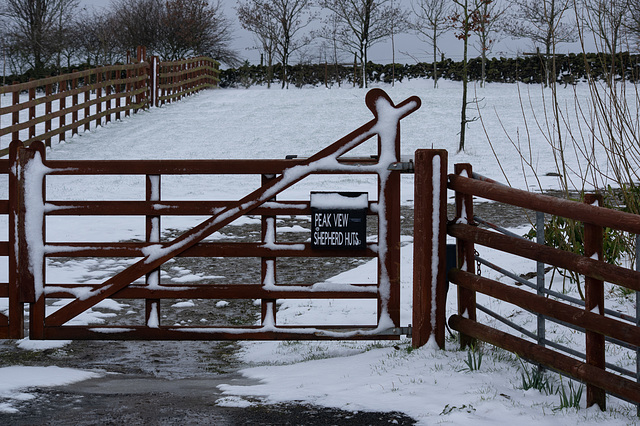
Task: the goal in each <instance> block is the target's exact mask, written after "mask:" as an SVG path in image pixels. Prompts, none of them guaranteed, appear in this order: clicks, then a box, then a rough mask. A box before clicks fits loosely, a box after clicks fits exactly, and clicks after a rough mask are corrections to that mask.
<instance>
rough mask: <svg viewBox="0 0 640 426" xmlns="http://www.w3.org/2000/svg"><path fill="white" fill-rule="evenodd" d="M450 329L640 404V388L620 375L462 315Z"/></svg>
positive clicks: (455, 318)
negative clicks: (564, 372)
mask: <svg viewBox="0 0 640 426" xmlns="http://www.w3.org/2000/svg"><path fill="white" fill-rule="evenodd" d="M449 325H450V326H451V328H452V329H454V330H457V331H459V332H461V333H464V334H465V335H467V336H471V337H473V338H476V339H480V340H482V341H485V342H487V343H490V344H492V345H494V346H498V347H501V348H503V349H505V350H508V351H510V352H513V353H515V354H517V355H518V356H520V357H522V358H524V359H527V360H529V361H533V362H536V363H539V364H542V365H544V366H545V367H549V368H551V369H558V370H561V371H566V372H568V373H569V374H571V375H572V376H573V377H576V378H577V379H578V380H581V381H583V382H585V383H588V384H591V385H594V386H597V387H599V388H602V389H606V390H607V391H609V392H611V393H612V394H615V395H618V396H620V397H623V398H625V399H628V400H631V401H640V385H639V384H638V383H636V382H633V381H631V380H629V379H626V378H624V377H620V376H618V375H617V374H613V373H610V372H608V371H605V370H603V369H600V368H598V367H595V366H593V365H589V364H586V363H584V362H581V361H579V360H577V359H574V358H571V357H569V356H567V355H563V354H560V353H558V352H556V351H553V350H551V349H547V348H545V347H542V346H540V345H537V344H536V343H533V342H528V341H526V340H524V339H520V338H518V337H515V336H512V335H511V334H509V333H505V332H503V331H499V330H496V329H493V328H491V327H487V326H485V325H482V324H479V323H477V322H475V321H472V320H469V319H466V318H464V317H462V316H460V315H453V316H451V318H449Z"/></svg>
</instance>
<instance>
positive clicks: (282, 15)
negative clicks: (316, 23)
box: [238, 0, 312, 89]
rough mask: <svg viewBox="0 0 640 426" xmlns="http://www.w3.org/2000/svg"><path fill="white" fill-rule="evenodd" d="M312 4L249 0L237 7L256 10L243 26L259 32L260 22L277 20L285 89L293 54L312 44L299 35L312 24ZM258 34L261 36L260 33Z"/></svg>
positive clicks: (300, 0)
mask: <svg viewBox="0 0 640 426" xmlns="http://www.w3.org/2000/svg"><path fill="white" fill-rule="evenodd" d="M311 4H312V0H247V3H243V4H241V6H240V7H239V9H238V10H239V11H240V10H241V9H246V10H247V11H252V12H253V17H248V18H249V19H248V20H247V17H245V22H247V24H244V23H243V26H244V25H247V27H245V28H246V29H248V30H249V31H252V32H254V34H256V35H258V32H262V30H260V29H259V28H258V25H259V24H258V22H261V21H264V22H266V23H269V24H271V23H277V28H276V29H275V33H273V35H275V36H276V38H275V48H276V52H277V55H278V56H279V58H280V63H281V64H282V88H283V89H284V88H285V87H288V81H287V66H288V65H289V58H290V57H291V54H292V53H294V52H296V51H297V50H299V49H301V48H302V46H304V45H306V44H308V43H309V40H308V39H305V38H303V37H300V35H301V32H302V31H303V30H304V28H306V27H307V26H308V25H309V24H310V23H311V20H312V16H311V13H310V6H311ZM241 22H242V21H241ZM251 22H253V23H251ZM249 24H250V25H249ZM256 31H258V32H256ZM258 37H259V38H260V36H259V35H258Z"/></svg>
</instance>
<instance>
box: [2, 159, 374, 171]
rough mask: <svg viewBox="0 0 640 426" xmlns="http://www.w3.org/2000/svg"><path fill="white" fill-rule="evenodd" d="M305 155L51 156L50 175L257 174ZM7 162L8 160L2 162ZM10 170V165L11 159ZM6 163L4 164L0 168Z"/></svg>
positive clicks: (368, 161) (371, 162) (286, 165)
mask: <svg viewBox="0 0 640 426" xmlns="http://www.w3.org/2000/svg"><path fill="white" fill-rule="evenodd" d="M338 162H339V163H341V164H349V165H353V164H362V165H375V164H377V160H375V159H371V158H340V159H338ZM305 163H306V162H305V159H298V158H296V159H282V160H277V159H276V160H242V159H229V160H145V161H135V160H95V161H94V160H47V161H46V162H45V165H46V166H47V167H49V169H50V170H49V171H48V173H47V174H48V175H170V174H174V175H221V174H225V175H227V174H231V175H233V174H235V175H254V174H280V173H282V172H283V171H284V170H286V169H289V168H291V167H294V166H297V165H300V164H305ZM0 166H4V164H0ZM6 167H7V171H8V169H9V165H8V162H7V165H6ZM2 170H4V167H2V168H0V171H2ZM341 173H342V174H344V173H348V174H358V173H363V174H374V173H375V171H373V170H369V169H366V168H363V170H357V169H353V168H350V169H349V170H348V171H341V170H335V171H322V170H317V171H314V174H341Z"/></svg>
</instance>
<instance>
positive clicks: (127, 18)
mask: <svg viewBox="0 0 640 426" xmlns="http://www.w3.org/2000/svg"><path fill="white" fill-rule="evenodd" d="M111 8H112V13H113V23H114V25H116V27H117V31H116V35H117V36H118V42H119V44H120V45H121V46H122V47H123V48H124V50H125V51H127V50H128V51H131V52H134V51H135V50H136V47H137V46H145V47H146V48H147V52H148V53H150V54H158V53H159V51H160V46H161V43H162V41H161V33H162V29H161V23H162V15H163V4H162V1H161V0H114V1H113V2H112V4H111Z"/></svg>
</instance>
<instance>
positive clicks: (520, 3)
mask: <svg viewBox="0 0 640 426" xmlns="http://www.w3.org/2000/svg"><path fill="white" fill-rule="evenodd" d="M572 1H573V0H513V1H512V4H513V7H514V8H515V12H514V13H513V14H511V16H510V17H509V19H507V20H505V26H504V29H505V31H506V32H507V33H509V34H511V35H512V36H513V37H519V38H528V39H530V40H531V41H532V42H533V43H534V44H536V45H542V46H543V47H544V51H545V53H544V57H545V60H544V62H543V64H544V69H545V84H546V85H547V86H548V85H549V84H550V83H551V74H552V73H553V75H554V76H555V63H556V61H555V58H556V46H557V45H558V43H567V42H573V41H576V39H577V37H576V34H575V26H574V25H572V24H571V23H569V22H567V19H564V18H565V17H566V16H565V15H566V13H567V11H568V10H569V9H570V8H571V5H572ZM554 80H555V77H554Z"/></svg>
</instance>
